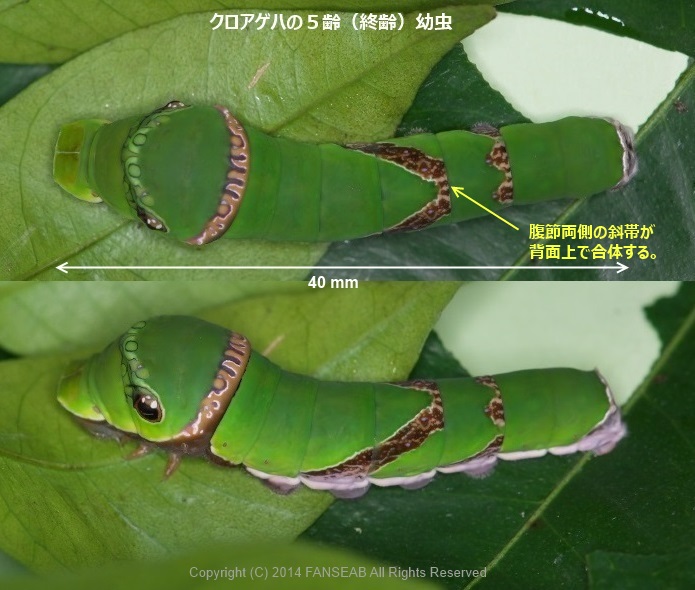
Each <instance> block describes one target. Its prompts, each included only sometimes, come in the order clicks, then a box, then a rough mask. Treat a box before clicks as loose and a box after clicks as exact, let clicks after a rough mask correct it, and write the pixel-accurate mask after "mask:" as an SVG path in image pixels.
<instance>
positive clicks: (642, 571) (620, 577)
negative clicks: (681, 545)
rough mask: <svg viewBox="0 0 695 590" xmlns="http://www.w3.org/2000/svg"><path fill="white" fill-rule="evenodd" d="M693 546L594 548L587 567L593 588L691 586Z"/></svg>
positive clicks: (694, 583) (624, 589) (693, 583)
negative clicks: (636, 550)
mask: <svg viewBox="0 0 695 590" xmlns="http://www.w3.org/2000/svg"><path fill="white" fill-rule="evenodd" d="M694 559H695V551H694V550H693V549H689V550H685V551H682V552H676V553H667V554H665V555H664V554H653V555H645V554H637V555H635V554H632V555H630V554H627V555H626V554H623V553H614V552H610V551H594V552H593V553H590V554H589V558H588V560H587V567H588V570H589V580H590V581H591V587H592V588H595V590H610V589H611V588H621V589H622V590H640V589H644V590H649V589H651V588H692V587H693V586H695V568H693V567H692V563H693V560H694Z"/></svg>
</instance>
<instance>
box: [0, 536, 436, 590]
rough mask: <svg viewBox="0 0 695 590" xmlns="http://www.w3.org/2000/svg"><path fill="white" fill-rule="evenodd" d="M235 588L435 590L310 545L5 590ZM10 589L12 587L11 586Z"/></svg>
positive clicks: (182, 559)
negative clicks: (221, 586)
mask: <svg viewBox="0 0 695 590" xmlns="http://www.w3.org/2000/svg"><path fill="white" fill-rule="evenodd" d="M215 583H217V584H219V585H222V584H224V585H227V586H229V585H235V586H241V587H251V586H253V588H255V589H257V590H270V589H272V590H276V589H277V588H283V589H287V590H304V589H306V588H311V589H322V590H336V589H339V590H351V589H355V590H369V589H374V590H399V589H402V590H434V589H435V588H440V586H437V585H435V584H432V583H430V582H427V581H425V580H418V579H414V580H412V579H404V578H402V576H399V575H397V572H393V573H391V572H390V571H389V566H388V565H387V564H382V563H378V562H376V561H374V560H371V559H367V558H364V557H362V556H360V555H355V554H353V553H349V552H346V551H340V550H337V549H327V548H322V547H316V546H313V545H311V544H309V543H294V544H291V545H279V544H268V543H266V544H251V545H249V544H245V545H222V546H219V545H218V546H211V547H207V548H206V549H205V550H197V551H188V552H187V553H186V554H185V555H181V556H177V557H175V558H170V559H166V560H157V561H155V562H154V563H153V562H135V563H127V564H119V565H112V566H108V567H105V568H100V569H99V570H94V569H90V570H86V571H83V572H81V573H80V574H79V575H74V574H68V575H65V574H64V575H51V576H50V578H49V576H41V577H38V578H28V577H24V578H14V579H10V580H8V581H7V582H6V583H5V585H4V586H3V587H5V588H12V589H13V590H32V589H36V588H41V589H43V588H45V587H46V586H47V585H48V586H50V587H51V588H52V589H54V590H62V589H65V590H91V589H92V588H95V587H99V586H103V585H104V584H106V585H107V587H108V588H110V589H112V590H130V589H132V588H148V589H149V590H172V589H175V590H197V589H200V590H202V589H204V588H210V587H211V585H213V587H215V586H214V584H215ZM7 584H12V585H11V586H9V585H7Z"/></svg>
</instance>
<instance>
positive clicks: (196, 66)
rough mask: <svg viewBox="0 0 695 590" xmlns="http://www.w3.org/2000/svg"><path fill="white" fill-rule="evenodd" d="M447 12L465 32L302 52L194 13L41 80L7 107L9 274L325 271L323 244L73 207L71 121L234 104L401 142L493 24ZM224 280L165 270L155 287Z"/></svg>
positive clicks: (279, 122)
mask: <svg viewBox="0 0 695 590" xmlns="http://www.w3.org/2000/svg"><path fill="white" fill-rule="evenodd" d="M447 10H448V13H449V14H450V15H451V16H452V18H453V23H454V24H453V28H454V30H453V31H421V30H420V31H417V30H414V27H404V29H403V30H402V31H359V32H358V31H354V30H352V29H351V28H347V27H345V28H341V30H340V31H318V30H317V31H308V32H306V34H303V33H301V32H299V33H297V34H296V35H289V37H291V38H292V41H291V42H290V41H289V40H288V39H289V37H288V36H287V35H288V34H289V33H283V32H279V31H266V30H261V31H249V32H247V34H242V35H234V34H227V33H229V32H228V31H217V32H214V31H211V30H210V24H209V22H208V21H209V18H210V15H209V14H196V15H189V16H182V17H179V18H176V19H173V20H169V21H166V22H163V23H160V24H157V25H154V26H152V27H149V28H146V29H141V30H138V31H135V32H133V33H129V34H126V35H123V36H122V37H119V38H117V39H115V40H114V41H111V42H109V43H107V44H105V45H102V46H99V47H97V48H96V49H93V50H92V51H90V52H88V53H85V54H84V55H82V56H80V57H79V58H77V59H75V60H73V61H71V62H70V63H68V64H66V65H65V66H63V67H61V68H59V69H58V70H56V71H55V72H53V73H52V74H50V75H49V76H46V77H44V78H42V79H41V80H39V81H38V82H36V83H35V84H33V85H32V86H31V87H30V88H28V89H27V90H26V91H25V92H23V93H22V94H21V95H20V96H18V97H17V98H16V99H15V100H13V101H12V102H10V103H8V104H7V105H5V106H4V107H3V108H2V109H0V153H2V154H3V159H2V161H0V193H1V194H2V195H3V199H2V201H1V202H0V252H2V254H1V255H0V278H12V279H28V278H41V279H52V280H57V279H73V278H85V277H91V278H98V279H104V278H108V279H130V278H139V275H138V274H136V273H134V272H132V271H118V270H117V271H106V270H105V271H97V272H92V273H86V272H81V273H79V274H78V273H77V272H72V273H70V274H68V275H64V274H62V273H58V272H57V271H56V270H55V269H54V268H53V267H54V266H56V265H57V264H60V263H62V262H64V261H66V260H68V261H70V263H71V264H74V265H129V264H130V265H137V264H138V263H140V264H143V263H147V264H148V265H187V266H190V265H201V264H202V265H224V264H227V265H229V264H234V265H259V264H263V265H279V264H283V265H287V264H292V265H300V266H305V265H311V264H313V263H314V262H316V260H317V259H318V257H319V256H320V255H321V253H322V252H323V251H324V249H325V246H324V245H322V244H301V243H300V244H287V243H282V244H276V243H270V242H265V241H243V242H242V241H236V240H220V241H218V242H216V243H214V244H210V245H208V246H206V247H205V248H202V249H195V248H191V247H190V246H186V245H184V244H178V243H174V241H173V240H171V239H169V238H167V236H163V235H154V234H155V233H156V232H151V231H149V230H148V229H147V228H145V227H144V226H142V225H139V224H135V223H132V222H128V221H124V220H123V219H122V218H121V217H120V216H119V215H117V214H116V213H112V212H110V211H107V210H105V207H103V206H94V205H87V204H85V203H84V202H80V201H78V200H76V199H73V198H71V197H70V196H69V195H67V194H66V193H65V192H64V191H62V190H61V189H60V188H59V187H58V186H57V185H56V184H55V183H54V182H53V179H52V176H51V170H52V164H51V162H52V158H53V146H54V142H55V139H56V134H57V130H58V128H59V125H60V124H61V123H65V122H68V121H71V120H75V119H80V118H85V117H94V116H98V117H108V118H110V119H117V118H120V117H123V116H125V115H128V114H134V113H143V112H148V111H149V110H151V109H152V108H153V107H156V106H159V105H162V104H165V103H166V102H168V101H170V100H171V99H172V98H177V99H179V100H183V101H186V102H202V103H213V104H214V103H221V104H225V105H227V106H229V107H230V109H231V110H232V111H234V112H235V113H237V114H238V115H239V116H240V117H241V118H242V119H243V120H244V121H246V122H248V123H251V124H253V125H256V126H258V127H260V128H262V129H265V130H266V131H269V132H272V133H276V134H279V135H284V136H287V137H293V138H295V139H303V140H307V141H336V142H346V141H350V140H358V139H359V140H368V139H376V138H383V137H389V136H390V135H391V134H392V133H393V131H394V129H395V126H396V124H397V122H398V120H399V119H400V118H401V115H402V113H403V112H404V111H405V110H406V109H407V107H408V105H410V103H411V102H412V99H413V96H414V95H415V92H416V90H417V88H418V86H419V85H420V83H421V82H422V80H423V79H424V78H425V77H426V75H427V73H428V72H429V71H430V69H431V68H432V66H433V65H434V64H435V63H436V62H437V61H438V60H439V59H440V57H441V56H442V55H443V54H444V53H445V52H446V51H447V50H448V49H449V48H450V47H451V46H452V44H453V43H455V42H456V41H458V40H459V39H461V38H462V37H464V36H466V35H467V34H469V33H471V32H472V31H473V30H475V28H477V27H478V26H481V25H482V24H484V23H485V22H487V21H489V20H490V19H491V18H492V17H493V16H494V9H492V8H490V7H487V6H472V7H459V8H450V9H447ZM343 16H345V15H343ZM406 18H408V19H409V20H408V22H410V21H412V20H413V19H414V17H412V16H407V15H406ZM288 43H289V46H288ZM230 56H235V57H236V59H230ZM345 56H349V59H348V58H346V57H345ZM257 75H260V78H256V76H257ZM357 111H359V114H360V116H359V117H356V116H355V113H356V112H357ZM250 272H253V271H250ZM269 272H270V271H269ZM303 274H305V273H304V272H302V271H285V272H282V273H277V272H274V273H273V275H272V276H273V278H276V279H277V278H297V277H300V276H302V275H303ZM217 275H218V272H216V271H212V270H211V271H161V270H160V271H154V272H150V273H148V274H147V278H151V279H164V278H173V277H176V278H177V279H187V278H192V277H195V278H215V277H217ZM229 276H231V275H229ZM247 276H250V273H236V274H234V277H236V278H245V277H247ZM253 276H254V277H258V276H261V275H260V274H254V275H253Z"/></svg>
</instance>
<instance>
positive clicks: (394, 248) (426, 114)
mask: <svg viewBox="0 0 695 590" xmlns="http://www.w3.org/2000/svg"><path fill="white" fill-rule="evenodd" d="M461 89H464V90H463V91H462V90H461ZM466 97H472V98H471V101H470V102H471V103H473V104H477V105H485V106H484V107H482V106H480V107H474V106H472V105H471V104H466V106H465V107H461V106H459V105H460V104H461V102H462V101H463V98H466ZM478 97H480V98H478ZM483 97H485V98H484V99H483ZM450 105H454V106H453V108H451V106H450ZM464 109H465V110H464ZM523 120H524V118H523V117H522V116H521V115H517V116H515V115H514V111H513V109H511V107H510V106H509V104H508V103H507V102H506V100H504V98H503V97H502V96H501V95H499V94H498V93H496V92H495V91H492V90H491V89H490V88H489V86H488V84H487V83H486V82H485V81H484V80H483V78H482V76H481V75H480V73H479V72H478V71H477V69H476V68H475V66H474V65H472V64H471V63H470V62H468V60H467V59H466V57H465V55H464V54H463V52H462V51H461V50H458V49H455V50H453V51H452V52H451V53H450V54H449V55H448V56H447V57H446V58H445V59H444V60H442V62H441V63H440V64H439V65H438V66H437V67H436V68H435V69H434V70H433V72H432V74H431V75H430V77H429V78H428V80H427V82H426V83H425V84H424V85H423V87H422V89H421V90H420V92H419V93H418V95H417V97H416V99H415V102H414V103H413V106H412V107H411V109H410V111H409V113H408V114H406V116H405V118H404V123H403V125H402V126H401V129H402V130H403V131H407V130H408V129H409V128H411V125H413V126H415V127H418V128H424V129H434V130H441V129H444V128H452V129H453V128H457V127H462V126H468V125H470V124H472V123H475V122H477V121H487V122H495V123H496V124H497V123H500V124H505V123H509V122H512V121H523ZM693 128H695V64H692V65H691V66H690V67H689V68H688V69H687V70H686V72H685V73H684V74H683V75H682V77H681V79H680V80H679V82H678V84H677V85H676V87H675V88H674V90H673V91H672V92H671V93H670V94H669V95H668V96H667V97H666V99H665V100H664V102H663V103H662V104H661V105H660V106H659V108H657V109H656V110H655V111H654V113H653V114H652V115H651V117H650V118H649V120H648V121H647V122H646V123H645V124H644V125H642V127H640V129H639V132H638V133H637V152H638V155H639V158H640V170H639V173H638V175H637V177H636V178H635V179H634V180H633V181H632V182H631V183H630V184H629V185H628V186H627V187H626V188H625V189H623V190H620V191H617V192H612V191H608V192H606V193H603V194H599V195H595V196H593V197H591V198H589V199H585V200H580V201H575V202H572V201H558V202H555V203H547V204H541V205H533V206H529V207H519V208H516V209H510V210H507V211H505V212H504V213H503V216H504V217H505V218H506V219H508V220H509V221H511V222H512V223H514V224H515V225H517V226H518V227H520V228H521V231H513V230H512V229H510V228H509V227H508V226H506V225H505V224H503V223H501V222H500V221H499V220H497V219H495V218H493V217H491V216H487V217H485V218H480V219H474V220H471V221H467V222H465V223H460V224H456V225H449V226H442V227H437V228H432V229H428V230H427V231H423V232H416V233H403V234H395V235H382V236H375V237H370V238H366V239H363V240H359V241H354V242H350V243H334V244H332V245H331V246H330V248H329V249H328V251H327V252H326V254H325V255H324V256H323V258H322V259H321V261H320V263H319V264H320V265H327V266H330V265H335V266H345V265H359V266H361V265H373V266H382V265H395V264H397V265H402V266H423V265H432V266H483V267H485V266H497V265H505V266H507V265H517V266H519V265H524V266H527V265H529V264H531V262H530V260H529V256H528V251H529V244H530V243H536V242H539V241H540V242H542V240H529V237H528V227H529V224H531V223H536V224H546V223H547V224H554V223H559V224H575V225H578V224H590V225H593V226H597V225H601V226H604V227H605V228H608V227H609V226H610V225H611V224H615V225H623V224H626V223H635V224H638V226H640V227H641V226H646V227H650V226H652V225H653V226H654V234H653V235H652V236H651V237H650V238H648V239H646V240H644V239H638V240H622V241H620V240H618V241H617V243H620V244H632V243H635V244H638V245H646V246H647V247H648V250H649V252H650V253H653V254H655V256H656V258H655V259H652V258H647V259H645V260H641V259H640V258H639V257H638V256H637V253H636V251H635V255H634V257H633V258H632V259H627V258H619V259H614V260H610V259H606V260H605V261H602V260H596V261H591V260H589V261H582V260H581V259H580V258H579V254H578V251H577V249H576V248H577V246H578V245H586V246H588V247H589V248H593V247H594V246H595V245H596V244H598V243H602V244H603V245H604V247H606V248H608V245H609V243H610V242H609V240H606V239H604V240H598V239H597V240H586V241H581V242H579V241H576V240H575V241H570V240H554V239H553V240H551V241H550V242H549V243H552V244H560V246H561V249H562V250H561V251H562V252H564V248H565V247H566V246H571V247H574V248H575V251H574V254H575V256H576V257H577V260H574V261H572V260H568V261H562V263H563V264H564V263H566V264H582V263H583V264H595V265H596V266H603V265H605V264H608V265H615V264H616V261H617V260H619V261H620V262H622V263H624V264H627V265H628V266H629V267H630V269H629V270H628V271H627V272H623V273H621V274H616V273H615V271H602V270H596V271H593V270H592V271H585V270H580V271H564V270H563V271H534V272H523V271H516V270H512V271H506V272H505V271H501V270H484V269H483V270H476V271H457V270H449V271H428V270H415V269H409V270H403V271H398V272H390V273H389V274H388V275H386V276H387V277H388V278H391V279H429V280H432V279H440V280H441V279H462V278H465V279H486V280H487V279H499V278H514V279H523V280H527V279H533V280H579V279H586V280H605V279H611V280H614V279H615V280H645V279H649V280H655V279H658V280H671V279H691V278H694V277H695V265H693V264H692V263H691V261H692V260H695V213H694V210H693V199H694V197H695V168H694V167H693V166H692V162H693V161H694V160H695V134H693V133H692V132H691V131H692V129H693ZM534 262H536V261H534ZM544 262H547V263H548V264H553V263H555V264H559V262H558V261H553V260H550V261H544ZM323 274H326V275H327V276H331V277H340V276H351V277H359V278H377V277H378V278H382V279H383V278H384V273H383V271H371V270H363V271H349V275H348V273H346V272H345V271H331V272H330V273H323Z"/></svg>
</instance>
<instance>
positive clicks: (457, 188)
mask: <svg viewBox="0 0 695 590" xmlns="http://www.w3.org/2000/svg"><path fill="white" fill-rule="evenodd" d="M451 190H452V191H454V194H455V195H456V198H458V197H466V198H467V199H468V200H469V201H473V202H474V203H475V204H476V205H478V207H480V208H481V209H485V211H487V212H488V213H490V214H491V215H494V216H495V217H497V219H499V220H500V221H504V222H505V223H506V224H507V225H509V226H511V227H513V228H514V229H515V230H516V231H519V228H518V227H517V226H516V225H514V224H513V223H512V222H511V221H507V220H506V219H505V218H504V217H500V216H499V215H497V213H495V212H494V211H491V210H490V209H488V208H487V207H486V206H485V205H483V204H481V203H478V201H476V200H475V199H474V198H473V197H469V196H468V195H467V194H466V193H464V192H463V187H462V186H452V187H451Z"/></svg>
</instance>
